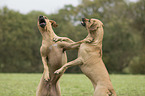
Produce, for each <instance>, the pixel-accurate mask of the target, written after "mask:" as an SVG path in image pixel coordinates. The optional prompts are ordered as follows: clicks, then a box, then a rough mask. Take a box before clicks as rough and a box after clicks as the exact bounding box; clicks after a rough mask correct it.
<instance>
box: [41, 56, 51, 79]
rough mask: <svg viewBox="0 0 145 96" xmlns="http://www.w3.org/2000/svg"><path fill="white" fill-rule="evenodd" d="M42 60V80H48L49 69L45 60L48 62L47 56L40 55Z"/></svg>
mask: <svg viewBox="0 0 145 96" xmlns="http://www.w3.org/2000/svg"><path fill="white" fill-rule="evenodd" d="M42 62H43V66H44V72H43V75H44V80H46V81H48V80H49V79H50V78H49V69H48V65H47V62H48V60H47V57H45V56H42Z"/></svg>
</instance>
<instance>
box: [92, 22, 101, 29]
mask: <svg viewBox="0 0 145 96" xmlns="http://www.w3.org/2000/svg"><path fill="white" fill-rule="evenodd" d="M100 27H104V25H103V23H102V22H100V23H97V24H92V25H91V26H90V30H91V31H95V30H97V29H98V28H100Z"/></svg>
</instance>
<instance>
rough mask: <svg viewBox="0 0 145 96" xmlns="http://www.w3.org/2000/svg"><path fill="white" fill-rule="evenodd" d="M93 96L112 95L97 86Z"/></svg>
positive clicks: (105, 89)
mask: <svg viewBox="0 0 145 96" xmlns="http://www.w3.org/2000/svg"><path fill="white" fill-rule="evenodd" d="M94 96H112V95H111V93H110V92H109V90H108V89H107V88H106V87H103V86H97V87H96V88H95V92H94Z"/></svg>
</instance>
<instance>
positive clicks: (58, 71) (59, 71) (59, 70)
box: [54, 69, 62, 75]
mask: <svg viewBox="0 0 145 96" xmlns="http://www.w3.org/2000/svg"><path fill="white" fill-rule="evenodd" d="M61 73H62V70H61V69H58V70H56V71H55V72H54V74H56V75H59V74H61Z"/></svg>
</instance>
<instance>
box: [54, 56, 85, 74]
mask: <svg viewBox="0 0 145 96" xmlns="http://www.w3.org/2000/svg"><path fill="white" fill-rule="evenodd" d="M81 64H83V60H82V58H81V57H80V58H77V59H75V60H73V61H71V62H68V63H66V64H65V65H63V66H62V67H61V68H60V69H58V70H56V71H55V72H54V73H55V74H61V73H63V72H64V71H65V70H66V69H67V68H69V67H71V66H76V65H81Z"/></svg>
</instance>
